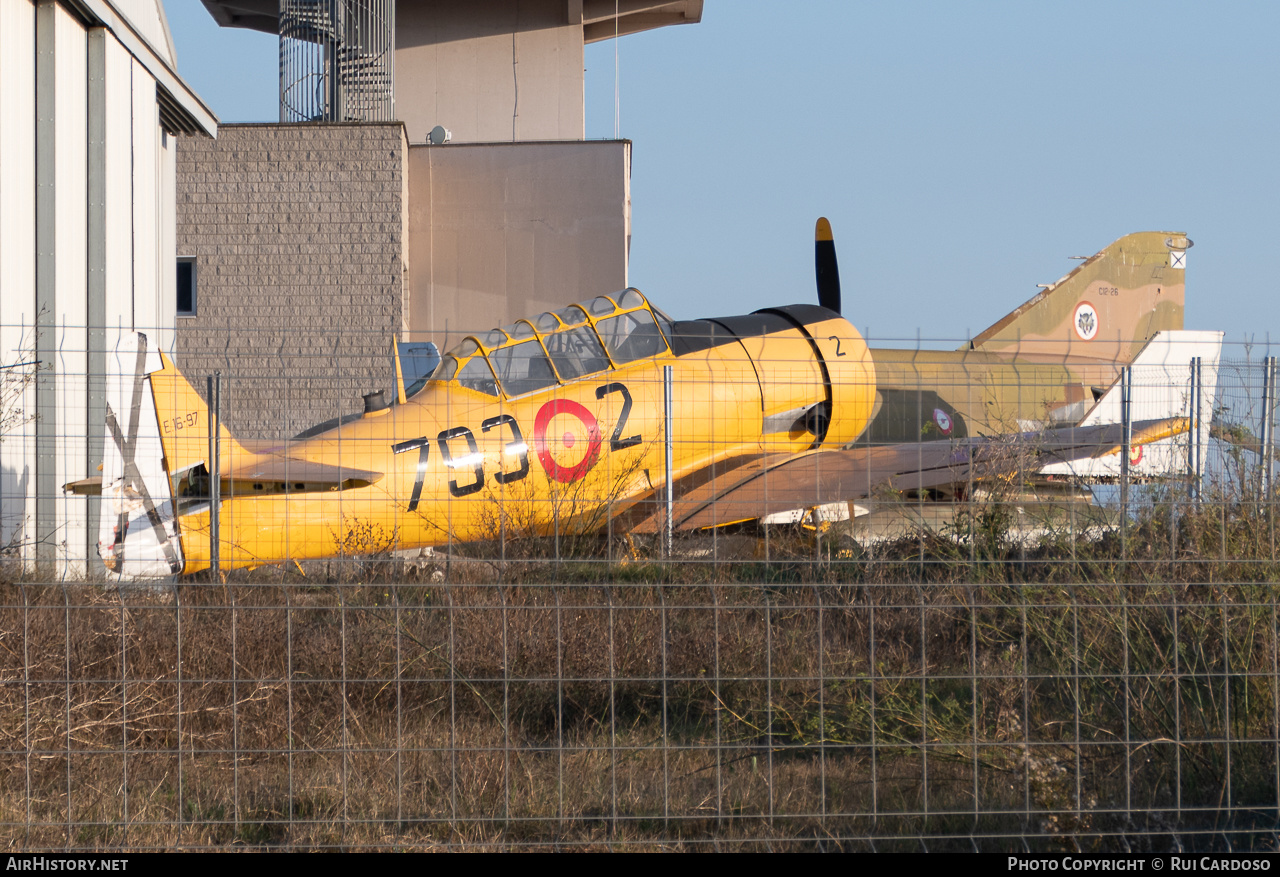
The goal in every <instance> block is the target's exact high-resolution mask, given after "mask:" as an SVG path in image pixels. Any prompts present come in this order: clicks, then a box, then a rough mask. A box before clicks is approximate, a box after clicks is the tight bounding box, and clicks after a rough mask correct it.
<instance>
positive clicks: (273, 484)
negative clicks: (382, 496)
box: [220, 455, 382, 499]
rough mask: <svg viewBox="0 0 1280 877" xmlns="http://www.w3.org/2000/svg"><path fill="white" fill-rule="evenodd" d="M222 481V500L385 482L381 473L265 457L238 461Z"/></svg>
mask: <svg viewBox="0 0 1280 877" xmlns="http://www.w3.org/2000/svg"><path fill="white" fill-rule="evenodd" d="M220 480H221V483H222V485H223V487H222V496H223V498H224V499H230V498H231V497H232V496H235V495H244V494H268V493H318V492H322V491H330V490H350V489H351V488H353V487H368V486H369V485H370V484H373V483H375V482H377V481H380V480H382V473H381V472H371V471H369V470H367V469H352V468H349V467H347V466H331V465H329V464H327V463H315V462H312V461H310V460H297V459H294V458H292V457H277V456H266V455H263V456H250V457H242V458H240V459H237V460H236V461H235V462H234V465H231V466H228V467H227V470H226V471H224V472H223V473H222V478H221V479H220Z"/></svg>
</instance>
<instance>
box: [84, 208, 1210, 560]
mask: <svg viewBox="0 0 1280 877" xmlns="http://www.w3.org/2000/svg"><path fill="white" fill-rule="evenodd" d="M818 237H819V241H818V268H819V289H820V291H821V293H822V300H823V301H824V302H825V304H826V305H827V306H826V307H823V306H819V305H806V304H797V305H788V306H784V307H778V308H769V309H765V310H762V311H759V312H756V313H754V314H748V315H743V316H735V317H726V318H718V319H714V320H694V321H681V322H677V321H673V320H671V319H669V318H668V317H666V316H665V315H664V314H663V313H662V311H660V310H658V309H657V308H655V307H653V306H652V305H651V304H650V303H649V301H648V300H647V299H646V298H645V296H644V295H642V294H641V293H640V292H639V291H638V290H636V289H627V290H624V291H623V292H621V293H619V294H617V295H602V296H599V297H597V298H594V299H592V300H590V301H586V302H582V303H580V304H575V305H570V306H568V307H565V308H563V309H561V310H558V311H556V312H554V313H550V312H548V313H543V314H539V315H538V316H535V317H532V318H530V319H527V320H520V321H518V322H516V323H514V324H512V325H509V326H504V327H502V328H500V329H494V330H492V331H489V332H487V333H484V334H482V335H473V336H469V337H467V338H465V339H464V340H463V341H462V342H461V343H460V344H459V345H458V346H457V347H456V348H454V349H453V350H451V351H449V352H448V353H447V354H446V355H445V356H444V357H443V360H442V361H441V363H440V365H439V367H438V368H437V369H436V370H435V371H434V373H433V374H431V376H430V379H429V380H426V381H425V382H421V383H420V385H419V386H411V387H409V388H406V387H405V386H404V381H403V380H398V381H397V387H396V389H395V396H396V398H395V401H394V402H393V403H392V404H390V405H382V404H379V403H378V401H377V397H376V396H374V397H369V398H367V399H366V410H365V411H364V413H363V414H362V415H360V416H359V417H357V418H355V419H352V420H348V421H346V422H341V423H334V424H323V425H321V426H320V427H317V428H313V429H311V430H308V431H307V432H305V433H303V434H302V435H300V436H299V437H297V438H295V439H294V440H291V441H289V442H287V443H284V444H282V445H275V446H263V445H261V444H259V445H252V444H250V443H247V442H243V443H242V442H239V441H237V440H236V439H235V438H233V437H232V436H231V435H230V434H229V433H228V432H227V430H226V429H225V428H223V427H221V426H220V425H219V424H217V423H214V422H212V418H211V412H210V407H209V406H208V405H206V403H205V401H204V400H203V399H201V397H200V395H199V394H198V393H197V392H196V390H195V389H194V388H193V387H192V386H191V384H190V383H189V382H188V381H187V380H186V379H185V378H184V377H183V375H182V374H181V373H180V372H179V371H178V370H177V369H176V368H175V367H174V365H173V363H172V362H171V361H169V359H168V358H167V357H165V356H164V355H163V354H162V353H160V352H159V351H157V350H155V348H154V347H151V346H150V345H149V344H148V341H147V339H146V337H145V336H144V335H140V334H133V335H125V336H122V341H121V344H120V346H119V347H118V348H117V351H116V359H117V364H118V365H117V369H116V371H117V372H118V375H119V377H118V378H116V379H113V380H112V381H110V382H109V386H108V416H107V425H108V430H107V432H108V440H107V447H106V451H107V452H106V454H105V455H104V457H105V461H104V467H103V474H102V477H101V479H100V481H99V479H92V480H91V481H86V482H80V483H78V484H75V485H68V489H69V490H75V491H77V492H96V490H97V489H100V490H101V493H102V495H103V498H104V509H103V514H102V516H101V519H102V522H103V524H102V533H101V539H100V542H99V553H100V555H101V557H102V559H103V561H104V562H105V564H106V566H107V567H108V569H110V570H112V571H114V572H115V573H117V574H119V575H122V576H126V577H146V576H163V575H171V574H185V573H192V572H196V571H199V570H202V569H206V568H208V567H209V566H210V565H211V562H212V561H213V560H214V558H215V556H216V558H217V562H218V563H219V565H220V568H222V569H230V568H236V567H253V566H260V565H264V564H272V563H281V562H285V561H288V560H302V559H308V558H326V557H335V556H352V555H361V554H370V553H378V552H384V551H389V550H401V549H408V548H416V547H423V546H434V545H441V544H446V543H450V542H468V541H474V540H483V539H491V538H498V537H499V536H500V535H501V534H503V533H504V532H510V531H515V530H519V531H520V532H523V533H529V532H534V533H546V534H550V533H553V532H557V531H558V532H585V531H590V530H604V529H606V528H609V527H614V528H617V529H622V528H635V529H639V530H653V529H656V528H657V527H658V526H659V523H660V522H663V521H666V520H668V519H669V520H671V521H672V526H677V527H684V528H689V527H705V526H717V525H723V524H727V523H732V522H736V521H741V520H749V519H753V518H757V517H761V516H763V515H766V514H769V513H773V512H777V511H779V510H783V509H789V508H792V509H803V508H808V507H813V506H817V505H820V504H822V503H828V502H832V501H836V500H841V501H843V500H852V499H856V498H858V497H863V496H867V495H869V494H870V493H871V491H873V490H875V489H876V488H877V487H878V486H879V485H881V484H883V483H885V482H890V483H892V484H894V486H897V487H899V488H903V487H906V488H916V489H918V488H921V487H927V486H930V485H937V484H943V483H950V482H955V481H965V480H966V479H972V478H978V477H982V476H983V475H985V474H990V473H991V472H993V471H1000V470H1001V468H1002V467H1007V466H1008V465H1009V463H1008V462H1007V459H1008V457H1007V454H1005V453H1004V446H1003V445H1001V446H999V447H997V446H996V445H995V444H993V443H991V442H989V441H988V440H986V439H983V438H973V437H970V438H964V439H958V440H957V439H944V440H939V441H933V442H923V443H921V442H918V441H917V442H911V443H903V444H898V445H889V446H880V447H876V448H860V447H856V446H851V443H854V442H855V440H857V439H858V438H859V436H861V435H862V434H863V433H864V431H865V430H866V428H867V426H868V424H869V423H870V422H871V421H872V417H873V414H874V412H875V408H876V389H877V388H876V365H875V363H874V361H873V358H872V355H871V352H870V351H868V349H867V345H866V344H865V342H864V341H863V339H862V337H861V336H860V335H859V333H858V331H857V330H856V329H855V328H854V327H853V326H852V325H851V324H850V323H849V322H848V321H847V320H845V319H844V318H843V317H841V316H840V314H839V302H838V281H835V284H836V290H837V291H836V297H835V299H833V298H832V281H833V280H834V271H835V256H834V247H833V245H832V244H831V238H830V229H829V226H826V224H825V220H822V221H821V222H820V223H819V234H818ZM828 250H829V252H828V253H827V255H826V256H825V257H824V251H828ZM824 265H825V268H824ZM824 270H825V271H826V272H828V273H827V275H826V280H825V281H824V279H823V272H824ZM666 368H669V369H670V383H669V385H668V384H666V383H664V370H665V369H666ZM397 374H399V368H397ZM667 386H670V388H671V393H672V398H671V400H670V410H671V411H672V416H671V417H670V419H668V418H667V417H666V414H665V412H666V410H668V407H667V400H666V399H665V398H664V392H665V388H666V387H667ZM668 426H669V427H670V432H671V440H670V448H669V453H668V445H667V442H666V441H665V440H664V433H665V431H666V429H667V427H668ZM1136 428H1137V429H1138V430H1139V433H1140V435H1142V436H1146V439H1147V440H1150V439H1151V437H1153V436H1162V435H1171V434H1173V433H1175V432H1178V431H1181V430H1184V429H1185V422H1175V421H1172V420H1169V419H1164V420H1161V421H1158V422H1157V421H1150V422H1144V423H1140V424H1137V425H1136ZM1120 440H1121V432H1120V427H1119V425H1117V424H1115V423H1111V424H1103V425H1099V426H1096V427H1089V428H1086V429H1079V428H1077V429H1074V430H1059V431H1057V432H1048V433H1039V434H1037V436H1036V437H1035V439H1034V442H1035V449H1036V452H1037V453H1038V454H1040V455H1041V456H1042V457H1044V458H1050V459H1060V460H1072V459H1080V458H1087V457H1092V456H1096V455H1098V454H1106V453H1114V452H1115V451H1116V449H1117V448H1118V446H1119V442H1120ZM668 477H670V478H671V480H672V483H673V484H674V486H675V490H674V491H673V501H674V500H679V503H678V505H676V506H673V507H672V511H671V513H670V517H669V518H668V512H666V511H665V510H664V509H663V505H664V501H665V497H666V493H665V488H664V483H665V481H666V479H667V478H668ZM214 510H217V513H216V515H215V514H214ZM214 546H216V549H217V550H216V552H215V551H213V550H211V548H212V547H214Z"/></svg>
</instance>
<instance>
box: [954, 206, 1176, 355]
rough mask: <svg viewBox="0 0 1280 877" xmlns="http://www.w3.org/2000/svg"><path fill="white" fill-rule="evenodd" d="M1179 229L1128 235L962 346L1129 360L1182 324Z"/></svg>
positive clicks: (1024, 353)
mask: <svg viewBox="0 0 1280 877" xmlns="http://www.w3.org/2000/svg"><path fill="white" fill-rule="evenodd" d="M1191 245H1192V242H1191V241H1190V240H1189V239H1188V238H1187V236H1186V235H1185V234H1183V233H1182V232H1169V231H1144V232H1137V233H1136V234H1131V235H1126V236H1125V237H1122V238H1120V240H1118V241H1116V242H1115V243H1113V244H1111V245H1110V246H1109V247H1107V248H1106V249H1104V250H1102V251H1101V252H1099V253H1096V254H1095V255H1093V256H1090V257H1088V258H1087V259H1085V260H1084V261H1083V262H1081V263H1080V264H1079V265H1078V266H1076V268H1075V269H1074V270H1072V271H1071V272H1070V273H1068V274H1067V275H1066V276H1064V277H1062V278H1060V279H1059V280H1057V281H1056V282H1054V283H1050V284H1046V285H1044V288H1043V290H1042V291H1041V292H1040V293H1039V294H1038V295H1036V296H1035V297H1034V298H1032V299H1031V300H1030V301H1028V302H1026V303H1025V304H1023V305H1022V306H1021V307H1019V308H1017V309H1016V310H1015V311H1013V312H1012V313H1010V314H1009V315H1008V316H1006V317H1004V318H1003V319H1001V320H1000V321H998V322H997V323H996V324H995V325H993V326H991V327H990V328H989V329H986V330H985V331H983V332H980V333H979V334H978V335H977V337H975V338H974V339H973V340H972V341H971V342H969V344H968V345H967V347H968V349H971V350H982V351H986V352H989V353H1002V354H1009V355H1034V356H1046V355H1047V356H1058V355H1062V356H1065V355H1071V356H1085V357H1089V358H1096V359H1100V360H1109V361H1116V362H1130V361H1132V359H1133V358H1134V357H1135V356H1137V354H1138V351H1140V350H1141V349H1142V348H1143V346H1144V345H1145V344H1146V342H1147V341H1148V340H1149V339H1150V338H1152V337H1153V336H1154V335H1155V334H1156V333H1157V332H1160V331H1162V330H1168V329H1181V328H1182V311H1183V298H1184V292H1185V275H1186V265H1187V250H1188V249H1190V247H1191Z"/></svg>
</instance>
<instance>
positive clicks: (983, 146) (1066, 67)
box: [165, 0, 1280, 343]
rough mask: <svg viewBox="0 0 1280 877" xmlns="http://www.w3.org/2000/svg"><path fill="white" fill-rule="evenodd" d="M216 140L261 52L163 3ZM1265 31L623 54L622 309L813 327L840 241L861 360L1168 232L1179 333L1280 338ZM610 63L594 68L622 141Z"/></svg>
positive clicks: (818, 30)
mask: <svg viewBox="0 0 1280 877" xmlns="http://www.w3.org/2000/svg"><path fill="white" fill-rule="evenodd" d="M165 6H166V9H167V10H168V13H169V21H170V26H171V28H172V31H173V37H174V42H175V43H176V45H177V50H178V67H179V70H180V72H181V73H182V75H183V77H184V78H185V79H186V80H187V82H188V83H189V84H190V85H191V86H192V87H193V88H195V90H196V91H197V92H198V93H199V94H201V95H202V96H203V97H204V99H205V100H206V101H207V102H208V103H209V104H210V106H211V107H212V108H213V110H214V112H215V113H217V114H218V116H219V117H220V118H221V119H222V120H223V121H228V122H230V121H260V120H274V119H275V118H277V107H276V88H277V84H276V83H277V58H276V41H275V39H274V38H273V37H270V36H267V35H264V34H257V33H252V32H248V31H239V30H221V29H219V28H217V27H216V26H215V25H214V24H213V22H212V19H211V18H209V16H208V14H207V13H206V12H205V11H204V9H203V7H202V6H201V5H200V4H199V3H197V2H196V0H165ZM1277 34H1280V4H1276V3H1264V2H1248V3H1246V2H1241V3H1234V4H1205V3H1194V4H1193V3H1182V2H1159V3H1154V2H1151V3H1148V2H1142V3H1138V2H1132V3H1128V2H1127V3H1115V2H1073V3H1069V4H1067V3H1053V4H1050V3H1025V2H991V3H983V4H967V3H966V4H961V3H955V2H936V3H924V2H918V3H917V2H904V3H884V4H870V3H855V2H848V0H844V2H823V3H818V2H801V3H777V2H772V3H760V2H749V0H732V2H729V0H707V3H706V8H705V12H704V15H703V21H702V23H700V24H697V25H694V26H686V27H670V28H663V29H661V30H657V31H652V32H649V33H645V34H638V35H635V36H630V37H624V38H623V39H622V40H621V41H620V42H619V44H618V49H619V55H620V63H619V67H620V88H621V107H620V110H621V113H620V114H621V134H622V136H623V137H626V138H630V139H631V140H633V141H634V142H635V150H634V156H633V175H632V199H633V237H632V249H631V282H632V283H633V284H634V285H636V286H638V287H639V288H640V289H642V290H644V291H645V292H646V293H647V294H648V295H649V296H650V297H651V298H652V299H653V300H654V301H655V303H657V304H658V305H660V306H661V307H663V308H665V309H666V310H667V311H669V312H670V313H671V314H672V315H673V316H675V317H678V318H681V317H695V316H702V315H711V314H726V313H743V312H746V311H748V310H751V309H755V308H758V307H763V306H766V305H770V304H777V303H781V302H784V301H810V300H813V298H814V291H813V246H812V235H813V222H814V220H815V219H816V218H817V217H818V216H819V215H826V216H827V217H829V218H830V219H831V222H832V225H833V227H834V229H835V234H836V245H837V249H838V252H839V256H840V266H841V279H842V282H843V285H844V300H845V308H844V310H845V315H846V316H848V317H849V318H850V319H851V320H852V321H853V322H854V323H855V324H856V325H858V326H859V327H860V328H869V330H870V334H871V336H872V337H873V338H875V339H886V338H893V337H900V338H911V339H914V338H915V337H916V333H917V331H919V332H920V334H921V335H922V336H923V337H924V338H926V339H927V338H949V339H950V338H959V339H963V338H964V337H966V335H967V333H976V332H978V331H980V330H981V329H983V328H985V327H986V326H987V325H989V324H991V323H993V322H994V321H995V320H997V319H998V318H999V317H1001V316H1003V315H1004V314H1005V313H1007V312H1008V311H1010V310H1012V309H1013V308H1014V307H1016V306H1017V305H1019V304H1021V303H1022V302H1023V301H1025V300H1026V299H1027V298H1030V297H1031V296H1032V295H1034V294H1035V293H1036V291H1037V289H1036V284H1038V283H1049V282H1051V281H1053V280H1056V279H1057V278H1058V277H1060V276H1061V275H1063V274H1065V273H1066V272H1067V271H1068V270H1070V269H1071V267H1073V265H1075V264H1076V263H1074V262H1071V261H1069V259H1068V258H1067V257H1068V256H1072V255H1084V254H1091V253H1094V252H1096V251H1098V250H1099V249H1101V248H1102V247H1104V246H1105V245H1107V244H1108V243H1110V242H1111V241H1112V240H1114V239H1116V238H1118V237H1120V236H1122V235H1124V234H1126V233H1128V232H1131V231H1144V230H1177V231H1185V232H1187V233H1188V234H1189V235H1190V236H1191V238H1192V239H1193V240H1195V242H1196V246H1195V248H1194V249H1193V250H1191V252H1190V253H1189V254H1188V263H1189V267H1188V271H1187V327H1188V328H1194V329H1222V330H1225V331H1226V332H1227V338H1228V340H1230V341H1240V340H1243V339H1245V338H1246V337H1248V336H1253V337H1254V338H1255V339H1256V340H1257V341H1258V342H1261V341H1263V340H1264V339H1265V338H1266V337H1267V333H1268V332H1269V331H1271V332H1274V334H1275V337H1276V341H1277V343H1280V288H1277V284H1276V282H1275V280H1274V278H1272V276H1271V268H1272V267H1273V266H1272V264H1271V263H1272V260H1273V259H1277V253H1276V250H1277V245H1278V244H1280V209H1278V207H1277V204H1276V199H1277V195H1280V163H1278V158H1277V156H1278V155H1280V112H1278V110H1280V106H1278V103H1280V98H1278V97H1277V94H1276V86H1277V84H1280V75H1278V74H1280V52H1277V51H1276V49H1275V45H1274V43H1275V40H1276V35H1277ZM613 49H614V47H613V45H612V43H600V44H596V45H593V46H589V47H588V49H587V95H586V97H587V136H588V137H591V138H596V137H611V136H612V135H613V119H614V106H613V99H614V51H613Z"/></svg>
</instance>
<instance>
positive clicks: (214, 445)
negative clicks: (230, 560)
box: [207, 372, 222, 576]
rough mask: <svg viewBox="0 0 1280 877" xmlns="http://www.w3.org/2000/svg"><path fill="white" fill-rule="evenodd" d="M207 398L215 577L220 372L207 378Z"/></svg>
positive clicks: (218, 533)
mask: <svg viewBox="0 0 1280 877" xmlns="http://www.w3.org/2000/svg"><path fill="white" fill-rule="evenodd" d="M207 386H208V396H209V467H208V468H209V574H210V575H212V576H217V575H218V574H219V572H220V571H221V570H220V569H219V567H220V566H221V563H220V561H221V554H222V552H221V551H220V548H221V540H222V528H221V527H220V526H219V523H220V521H219V518H221V514H220V512H221V509H220V508H219V507H220V506H221V505H222V466H221V460H220V456H221V448H220V447H219V442H218V425H219V424H220V423H221V421H222V372H214V373H213V376H212V377H210V378H208V384H207Z"/></svg>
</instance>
